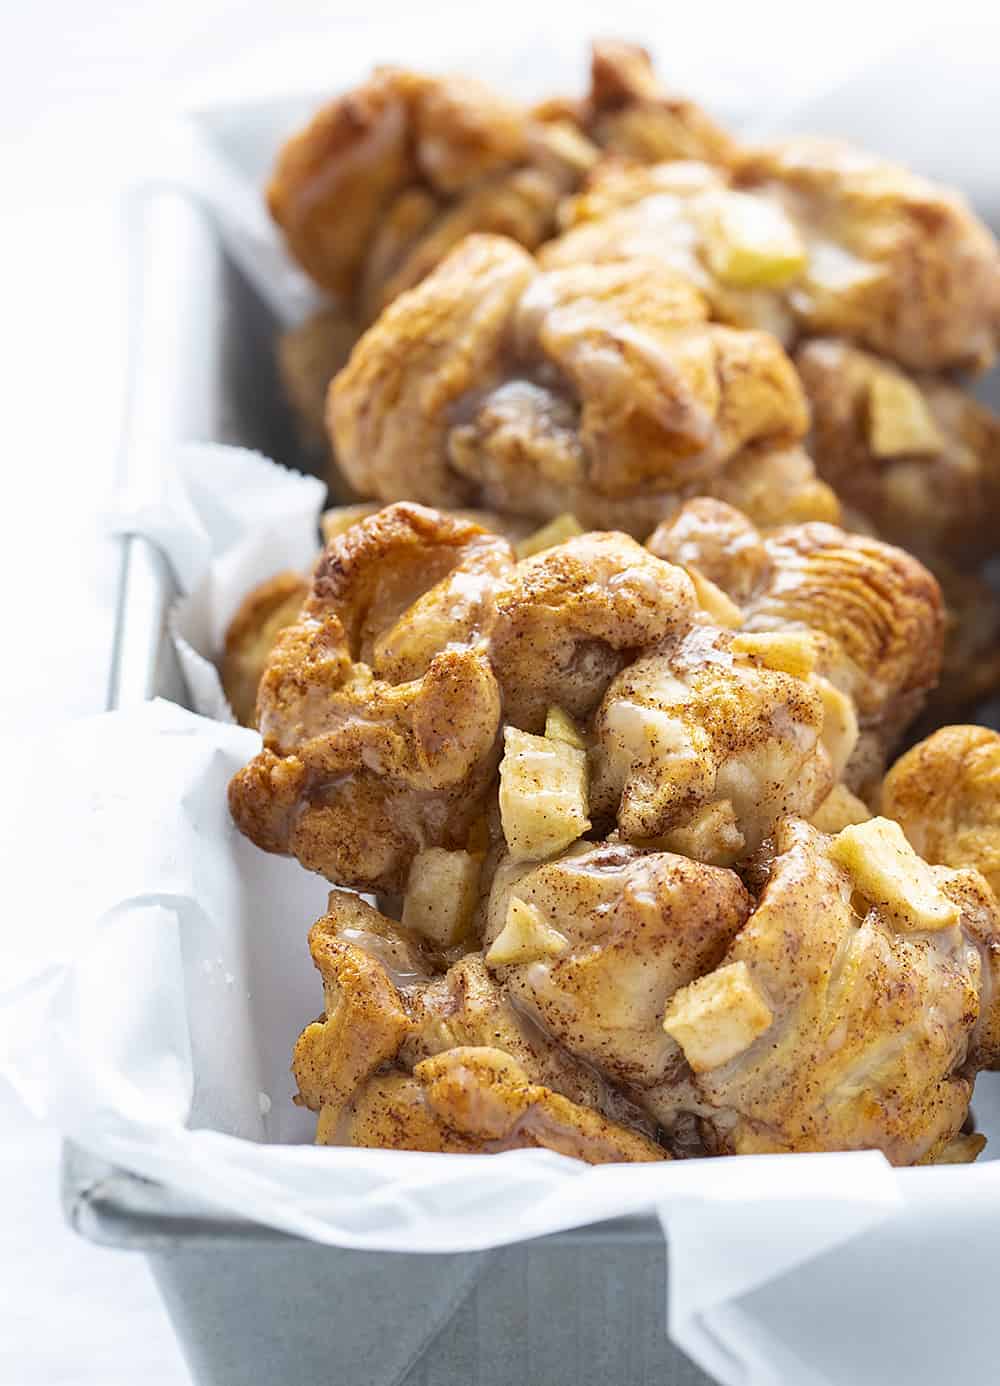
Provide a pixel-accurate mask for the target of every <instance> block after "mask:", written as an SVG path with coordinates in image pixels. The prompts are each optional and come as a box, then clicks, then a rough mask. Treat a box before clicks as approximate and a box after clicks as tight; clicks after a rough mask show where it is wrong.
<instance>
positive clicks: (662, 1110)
mask: <svg viewBox="0 0 1000 1386" xmlns="http://www.w3.org/2000/svg"><path fill="white" fill-rule="evenodd" d="M894 834H895V835H894ZM774 845H775V849H776V855H775V856H774V859H773V862H772V864H771V866H770V870H769V874H768V877H767V883H766V885H765V887H764V890H763V893H762V894H761V896H760V898H759V900H758V902H757V906H756V909H755V910H754V912H753V914H752V915H751V916H750V918H749V920H748V921H747V923H746V925H745V926H744V928H743V929H742V930H741V931H740V932H739V934H737V936H736V938H735V939H734V940H733V943H732V945H731V946H730V947H729V949H728V951H727V952H726V954H725V956H724V957H723V959H722V960H721V962H720V964H719V965H718V967H716V968H715V969H714V970H713V971H710V972H707V973H705V974H703V976H701V977H700V978H699V979H698V980H696V981H695V982H693V983H692V984H690V985H689V986H688V987H686V988H685V989H684V990H682V991H680V992H678V993H677V994H675V996H674V997H673V998H672V1000H671V1001H670V1003H669V1005H668V1006H667V1008H666V1015H665V1019H664V1029H665V1030H666V1032H667V1034H668V1035H670V1036H671V1038H672V1039H673V1040H675V1041H676V1042H677V1044H678V1046H679V1048H680V1050H681V1051H682V1052H683V1054H684V1057H685V1060H686V1062H687V1066H688V1073H687V1074H686V1075H685V1077H684V1079H682V1080H681V1081H679V1082H678V1083H677V1084H676V1085H675V1087H674V1088H673V1089H672V1090H668V1091H665V1092H663V1093H662V1094H659V1100H658V1101H657V1102H656V1105H655V1114H656V1115H657V1116H658V1118H659V1119H660V1120H661V1121H662V1122H663V1123H664V1124H665V1125H666V1126H668V1127H670V1126H672V1125H673V1124H674V1123H675V1122H676V1121H677V1120H678V1117H680V1116H682V1115H683V1116H684V1117H685V1118H687V1117H690V1115H691V1114H694V1115H696V1116H697V1118H698V1125H699V1129H700V1134H701V1137H702V1140H703V1141H704V1142H705V1145H706V1147H707V1149H708V1150H709V1151H712V1152H714V1153H729V1154H759V1153H763V1152H767V1151H792V1150H858V1149H877V1150H882V1151H884V1153H885V1154H886V1156H887V1157H888V1158H889V1160H891V1161H892V1163H893V1164H897V1165H908V1164H915V1163H935V1162H937V1161H939V1160H948V1161H956V1160H961V1159H966V1160H968V1159H974V1158H975V1156H976V1154H978V1152H979V1150H980V1149H981V1148H982V1146H983V1145H984V1144H985V1142H984V1141H983V1138H982V1137H977V1136H968V1137H966V1136H962V1135H961V1134H960V1133H961V1130H962V1126H963V1123H964V1122H965V1120H966V1116H967V1112H968V1106H969V1099H970V1097H971V1095H972V1086H973V1082H974V1079H975V1074H976V1070H977V1069H980V1068H995V1067H997V1066H998V1065H1000V996H998V992H997V989H996V987H997V981H998V978H1000V971H998V969H1000V947H998V945H1000V915H998V910H997V904H996V901H995V899H994V898H993V895H992V893H991V891H990V890H989V888H988V887H987V885H986V883H985V881H984V880H983V878H982V877H981V876H980V875H979V874H978V872H975V871H950V870H947V869H945V868H941V867H929V866H927V865H926V863H924V862H923V861H921V860H920V858H919V857H917V855H916V854H915V853H914V852H913V851H912V849H910V848H909V847H908V846H907V843H906V840H905V838H904V837H903V835H902V833H901V832H899V829H898V828H897V827H896V826H895V824H892V823H889V822H887V821H886V820H885V819H873V820H871V821H870V822H868V823H864V824H861V825H858V826H853V827H848V828H845V829H844V830H843V832H841V833H839V834H838V835H837V836H836V837H832V838H830V837H825V836H824V835H823V834H821V833H819V832H817V831H816V829H814V828H810V827H808V826H807V825H806V824H804V823H800V822H796V821H795V820H786V821H785V822H784V823H783V824H782V825H781V827H780V828H779V831H778V833H777V835H776V840H775V844H774ZM650 1106H651V1107H652V1104H650Z"/></svg>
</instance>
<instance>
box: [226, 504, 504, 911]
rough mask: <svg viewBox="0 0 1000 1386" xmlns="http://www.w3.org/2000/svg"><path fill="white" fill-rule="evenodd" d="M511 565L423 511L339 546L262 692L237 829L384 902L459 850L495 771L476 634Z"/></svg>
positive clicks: (480, 637) (497, 544) (498, 542)
mask: <svg viewBox="0 0 1000 1386" xmlns="http://www.w3.org/2000/svg"><path fill="white" fill-rule="evenodd" d="M512 566H513V554H512V552H511V549H510V545H509V544H508V543H507V541H506V540H504V539H501V538H499V537H498V536H495V535H489V534H487V533H486V532H485V531H483V530H482V529H480V528H479V527H478V526H476V525H472V524H469V523H468V522H466V521H461V520H455V519H449V518H447V517H446V516H444V515H441V514H439V513H438V512H434V511H427V510H424V509H423V508H422V507H420V506H403V505H400V506H393V507H391V508H389V509H387V510H383V511H381V512H379V513H378V514H377V515H373V516H370V517H369V518H368V519H366V520H364V521H362V522H361V523H360V524H358V525H356V526H355V527H354V528H353V529H350V530H348V531H347V532H346V534H343V535H341V536H339V538H338V539H337V540H335V541H334V542H333V543H332V544H331V545H330V546H329V547H328V548H327V550H326V552H325V554H324V555H323V557H322V558H321V559H320V562H319V564H318V565H317V568H316V570H315V574H314V577H313V583H312V589H311V592H310V594H309V596H308V597H307V599H306V601H305V603H304V604H303V607H302V611H301V615H300V617H299V620H298V621H297V622H296V623H295V624H294V625H292V626H289V627H287V628H286V629H285V630H284V631H283V632H282V634H281V636H280V638H279V640H278V643H277V645H276V646H275V649H274V651H273V654H272V656H271V659H270V662H269V664H268V666H267V669H266V671H265V674H264V677H263V680H262V682H261V685H260V690H259V694H258V714H259V725H260V731H261V735H262V736H263V738H264V750H263V751H262V752H261V753H260V754H259V755H258V756H257V757H256V758H255V759H254V760H253V761H251V762H250V764H249V765H248V766H246V767H245V768H244V769H243V770H242V771H240V772H239V774H237V775H236V776H235V777H234V779H233V781H232V784H231V786H230V805H231V808H232V812H233V816H234V818H235V820H236V822H237V824H238V826H239V827H240V828H241V829H242V831H243V832H245V833H246V834H247V835H248V836H249V837H250V838H252V840H253V841H254V842H256V843H257V845H258V846H260V847H263V848H264V849H265V850H266V851H272V852H288V853H291V854H293V855H294V856H297V857H298V859H299V860H300V861H301V862H302V863H303V865H305V866H307V867H309V868H310V869H313V870H317V871H321V872H323V873H324V874H327V875H328V876H329V877H330V878H331V879H332V880H335V881H337V882H339V883H341V884H345V885H357V886H363V887H367V888H379V889H382V890H387V891H393V890H398V889H399V888H400V887H401V885H402V883H403V881H405V878H406V872H407V870H408V867H409V864H410V860H411V858H412V856H413V854H414V853H415V852H416V851H418V850H419V849H420V848H422V847H428V846H440V847H451V846H456V847H457V846H464V843H465V838H466V836H467V834H468V830H469V827H470V824H471V822H472V821H473V820H474V819H475V817H476V816H477V814H478V813H479V811H480V805H481V800H482V798H483V796H484V795H485V793H486V791H487V790H488V788H489V786H490V784H491V783H492V780H493V776H494V773H495V768H496V761H497V755H498V734H499V730H500V713H501V707H500V690H499V686H498V684H497V680H496V676H495V675H494V673H493V670H492V668H491V666H490V662H489V658H488V656H487V653H486V649H485V640H484V632H485V630H486V629H487V628H488V625H489V622H490V620H491V614H492V599H493V591H494V584H495V581H496V580H497V579H498V578H500V577H502V576H503V575H504V574H505V573H506V572H507V571H508V570H509V569H510V568H511V567H512Z"/></svg>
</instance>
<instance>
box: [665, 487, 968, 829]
mask: <svg viewBox="0 0 1000 1386" xmlns="http://www.w3.org/2000/svg"><path fill="white" fill-rule="evenodd" d="M649 547H650V549H651V550H652V551H653V552H654V553H656V554H658V555H659V556H660V557H662V558H665V559H668V560H670V561H673V562H679V563H683V564H684V565H685V566H686V567H688V568H691V569H698V570H700V571H701V572H702V573H703V574H704V575H705V576H706V577H707V578H709V579H710V580H711V581H712V582H714V583H716V584H717V585H718V586H719V587H721V588H722V590H723V591H724V592H726V593H727V595H728V596H730V597H731V598H732V599H733V601H734V602H736V604H737V605H738V606H739V607H740V609H741V611H742V614H743V624H742V627H741V630H740V639H741V640H742V641H743V642H744V646H745V648H748V649H756V652H757V654H758V657H759V658H761V659H763V660H765V661H767V660H770V661H772V662H774V661H777V662H778V665H779V667H780V666H781V664H782V662H783V661H787V660H788V659H789V658H791V659H793V660H794V659H805V661H806V664H807V665H808V666H809V667H810V668H811V669H812V670H813V671H814V672H815V673H816V674H817V675H820V676H822V678H824V679H825V680H827V681H828V683H829V684H831V685H832V686H833V687H834V688H835V689H836V690H838V691H839V692H840V693H841V694H843V695H844V696H845V697H846V698H848V699H849V700H850V702H851V704H852V706H853V709H854V712H855V714H856V716H857V725H858V727H859V728H860V732H861V736H860V738H859V740H858V745H857V748H856V750H855V752H854V754H853V755H852V757H851V762H850V765H849V767H848V770H847V783H848V786H849V787H850V788H852V789H863V788H864V787H866V786H870V785H871V784H872V782H873V781H874V780H875V779H877V778H879V777H880V776H881V773H882V768H883V766H884V762H885V756H886V755H887V754H888V752H889V751H890V750H891V749H892V746H893V745H894V743H895V742H896V740H897V739H898V737H899V736H900V734H901V733H902V731H903V730H904V729H905V727H906V726H907V724H908V723H910V722H911V721H912V720H913V718H914V717H915V716H916V714H917V713H918V712H919V711H920V708H921V706H922V704H923V701H924V699H925V697H926V695H927V692H928V690H929V689H931V688H932V687H933V686H934V684H935V682H936V680H937V676H938V672H939V669H940V665H941V652H942V646H943V639H944V608H943V603H942V600H941V592H940V588H939V587H938V584H937V582H936V581H935V579H934V578H933V577H932V576H931V574H930V573H929V572H928V571H927V569H926V568H924V567H923V565H922V564H920V563H919V562H918V561H917V560H916V559H915V558H912V557H910V555H909V554H907V553H904V552H903V550H902V549H897V548H893V547H892V546H891V545H889V544H883V543H882V542H881V541H880V540H877V539H872V538H869V537H868V536H866V535H860V534H848V533H846V532H845V531H844V530H842V529H838V528H837V527H835V526H834V525H826V524H804V525H788V526H784V527H782V528H779V529H776V530H772V531H770V532H769V533H767V534H760V533H759V532H758V531H756V530H755V529H754V527H753V526H752V525H750V524H749V523H748V521H747V520H746V517H745V516H742V515H740V514H739V513H738V512H736V511H734V510H733V509H732V508H731V507H729V506H727V505H725V504H723V503H722V502H721V501H715V500H708V499H704V500H694V501H690V502H688V504H687V505H686V506H685V507H684V508H683V509H682V510H681V511H680V513H679V514H678V515H677V516H676V517H675V518H674V519H673V520H671V521H667V522H665V523H664V524H662V525H661V526H660V527H659V528H658V529H657V530H656V532H655V533H654V534H653V535H652V537H651V538H650V540H649ZM748 637H749V642H748V643H747V638H748ZM799 811H800V812H801V810H799ZM806 812H807V813H808V811H806Z"/></svg>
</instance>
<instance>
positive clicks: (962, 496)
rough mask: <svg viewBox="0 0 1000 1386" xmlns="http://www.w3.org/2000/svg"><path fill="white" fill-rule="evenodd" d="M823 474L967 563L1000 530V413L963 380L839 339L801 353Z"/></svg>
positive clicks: (938, 554) (921, 547)
mask: <svg viewBox="0 0 1000 1386" xmlns="http://www.w3.org/2000/svg"><path fill="white" fill-rule="evenodd" d="M795 364H796V366H797V368H798V371H799V374H800V376H801V377H802V382H803V384H804V385H805V388H806V391H807V393H808V395H809V399H810V403H811V406H812V439H811V451H812V454H813V456H814V457H815V459H816V466H817V467H818V469H819V471H820V473H821V475H822V476H823V477H824V478H825V480H827V481H828V482H829V483H830V485H831V486H832V487H833V488H834V489H835V490H836V492H837V495H838V496H839V497H840V498H841V499H842V500H843V501H844V502H845V504H847V505H850V506H852V507H854V508H855V509H857V510H859V511H860V512H861V513H862V514H863V515H864V516H866V517H867V519H868V520H870V521H871V523H872V524H873V525H874V526H875V528H876V529H877V531H878V533H879V534H882V535H884V536H885V538H887V539H889V540H890V541H891V542H892V543H894V544H904V545H905V546H906V547H907V548H908V549H911V550H913V551H914V552H916V553H919V554H921V555H924V556H927V557H928V558H930V559H932V560H934V559H940V558H944V559H947V560H949V561H951V562H953V563H958V564H960V565H961V566H962V567H968V565H969V564H970V563H974V562H975V561H976V560H977V559H980V558H983V557H984V556H986V555H988V554H989V553H991V552H992V551H994V550H995V549H996V548H997V547H998V545H1000V540H998V537H997V536H998V530H1000V419H998V418H997V417H996V415H995V414H994V413H993V412H992V411H991V410H990V409H987V408H986V406H985V405H983V404H980V403H978V401H976V400H975V399H973V398H972V396H971V395H968V394H966V393H965V391H963V390H961V389H960V388H959V387H958V386H957V385H954V384H952V383H950V382H949V381H947V380H945V379H941V378H938V377H934V376H928V375H918V376H910V375H908V374H907V373H906V372H905V371H902V370H900V369H899V368H898V367H896V366H894V365H893V364H892V363H891V362H888V361H882V360H880V359H879V358H878V357H875V356H872V355H870V354H869V353H868V352H864V351H859V350H857V349H856V348H853V347H851V346H849V345H848V344H847V343H845V342H840V341H830V340H822V341H813V342H808V343H806V345H805V346H803V347H802V348H801V350H800V351H799V352H798V354H797V356H796V358H795Z"/></svg>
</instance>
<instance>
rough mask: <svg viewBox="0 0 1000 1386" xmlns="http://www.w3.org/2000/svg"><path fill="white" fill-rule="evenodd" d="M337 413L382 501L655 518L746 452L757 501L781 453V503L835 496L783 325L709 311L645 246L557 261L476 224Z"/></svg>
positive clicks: (635, 527)
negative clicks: (638, 254) (482, 231)
mask: <svg viewBox="0 0 1000 1386" xmlns="http://www.w3.org/2000/svg"><path fill="white" fill-rule="evenodd" d="M328 421H329V426H330V432H331V437H332V439H333V443H334V447H335V450H336V453H337V456H338V459H339V461H340V464H341V466H342V467H343V469H344V472H345V474H346V475H347V477H348V480H349V481H350V483H351V484H352V486H354V487H355V488H356V489H357V490H358V491H359V492H361V493H363V494H367V495H376V496H378V497H380V498H381V499H382V500H386V501H391V500H398V499H403V498H406V499H412V500H417V501H420V502H422V503H425V504H433V505H447V506H471V505H476V506H485V507H487V508H489V509H496V510H501V511H505V512H511V513H514V514H518V515H529V516H534V517H536V518H538V519H548V518H550V517H552V516H554V515H558V514H561V513H563V512H566V511H568V512H570V513H572V514H574V515H575V516H576V517H577V519H578V520H579V521H580V523H581V524H582V525H583V526H584V527H585V528H587V527H589V526H594V525H599V526H600V527H602V528H607V527H609V526H610V527H615V528H620V529H624V530H626V531H628V532H630V533H633V534H636V535H639V536H642V535H645V534H648V533H649V531H650V529H651V528H652V527H653V526H654V525H655V524H656V522H657V521H658V520H659V519H660V518H662V517H663V515H664V514H667V513H669V511H670V510H671V509H672V508H675V507H676V504H677V501H678V499H679V498H683V497H684V496H686V495H691V494H704V493H705V492H706V491H708V492H711V491H712V489H713V488H714V487H715V486H716V485H719V486H725V485H726V484H727V481H728V475H727V474H728V472H729V471H730V470H731V471H732V472H734V473H736V475H734V476H733V478H732V480H731V481H729V483H728V484H731V485H733V486H734V487H737V488H739V490H738V494H739V495H740V496H745V497H746V498H747V500H748V502H749V501H752V500H753V498H754V496H755V495H756V494H758V492H757V491H755V488H754V487H753V485H752V484H751V480H750V477H748V476H747V475H746V470H747V469H750V471H751V476H752V469H753V468H754V467H755V466H756V465H758V464H760V465H761V466H764V467H766V466H767V465H768V462H767V455H768V453H774V454H776V455H777V456H778V457H779V458H780V460H779V461H778V462H777V463H776V465H775V469H774V471H773V472H772V473H771V475H772V477H773V479H774V483H775V485H774V486H773V487H765V488H764V491H765V496H764V505H765V509H766V515H767V518H770V517H771V516H772V514H773V512H774V509H775V505H776V496H777V495H778V493H779V491H780V490H781V488H783V489H784V492H785V493H788V492H793V493H795V499H794V501H793V502H792V503H793V504H794V505H795V506H796V507H797V508H796V509H795V510H793V514H795V515H796V516H801V514H802V510H803V508H808V507H805V506H804V500H803V496H804V493H806V492H807V491H808V493H809V496H810V498H811V500H812V503H813V504H814V505H815V506H816V509H814V510H813V511H812V514H811V516H810V517H811V518H818V517H823V518H830V517H831V515H832V516H835V515H836V513H837V506H836V501H835V500H834V499H833V497H832V493H831V492H830V491H829V489H828V488H827V487H825V486H824V485H823V484H822V483H820V482H818V481H817V480H816V478H815V474H814V471H813V468H812V464H811V462H810V461H809V459H808V458H807V457H806V456H805V454H804V453H802V452H801V451H798V450H797V449H796V448H795V444H796V443H797V442H798V440H799V439H800V438H801V437H802V436H803V435H804V433H805V431H806V429H807V426H808V412H807V408H806V403H805V398H804V396H803V393H802V390H801V386H800V384H799V381H798V378H797V376H796V374H795V371H794V368H793V367H792V365H791V362H790V361H789V359H788V357H787V356H786V355H785V353H784V352H783V351H782V349H781V347H780V346H779V345H778V343H777V341H776V340H775V339H774V338H773V337H772V336H770V335H768V334H766V333H761V332H753V331H749V332H748V331H737V330H735V329H732V328H728V327H722V326H718V325H716V324H713V323H710V322H708V320H707V310H706V305H705V302H704V300H703V298H702V296H701V295H700V293H699V292H698V291H697V290H696V289H694V288H693V287H692V286H691V285H690V283H688V281H687V280H685V279H684V278H683V277H682V276H680V275H678V274H676V273H674V272H672V271H670V270H667V269H665V268H663V267H662V266H659V265H657V264H656V263H655V262H651V261H648V260H647V261H639V260H636V261H629V262H623V263H618V264H613V265H598V266H587V265H576V266H572V267H570V268H568V269H565V270H559V271H554V272H551V273H546V274H541V273H539V272H538V270H537V268H536V266H535V263H534V261H533V260H532V259H531V257H530V256H529V255H527V254H526V253H525V252H524V251H523V250H521V249H520V248H519V247H518V246H516V245H514V244H513V243H512V242H510V241H508V240H505V239H503V238H500V237H495V236H475V237H470V238H469V239H468V240H466V241H465V242H464V243H463V245H462V246H460V247H459V248H458V249H457V250H456V251H454V252H453V253H452V254H451V255H450V256H449V257H448V259H447V260H445V261H444V263H443V264H442V265H441V266H440V267H439V268H438V269H437V270H436V271H435V272H434V274H432V275H430V276H429V277H428V278H427V279H425V280H424V281H423V283H421V284H420V285H419V286H418V287H417V288H416V289H413V290H412V291H411V292H409V293H407V294H404V295H403V296H402V297H400V298H399V299H397V300H396V301H395V302H394V303H393V304H392V305H391V306H390V307H389V308H388V309H387V310H386V312H385V313H383V315H382V317H381V318H380V319H379V320H378V322H377V323H376V324H375V325H374V327H372V328H371V329H370V330H369V331H368V332H367V333H366V334H365V336H364V337H363V338H362V339H361V341H360V342H359V344H358V346H357V347H356V348H355V350H354V353H353V355H352V356H351V359H350V362H349V363H348V365H347V366H346V367H345V369H344V370H343V371H342V372H341V373H340V375H339V376H338V377H337V379H336V380H335V381H334V382H333V384H332V386H331V389H330V396H329V406H328ZM790 453H791V454H792V455H791V456H790V455H789V454H790ZM751 458H752V460H751ZM762 518H764V517H762ZM785 518H787V516H785Z"/></svg>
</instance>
